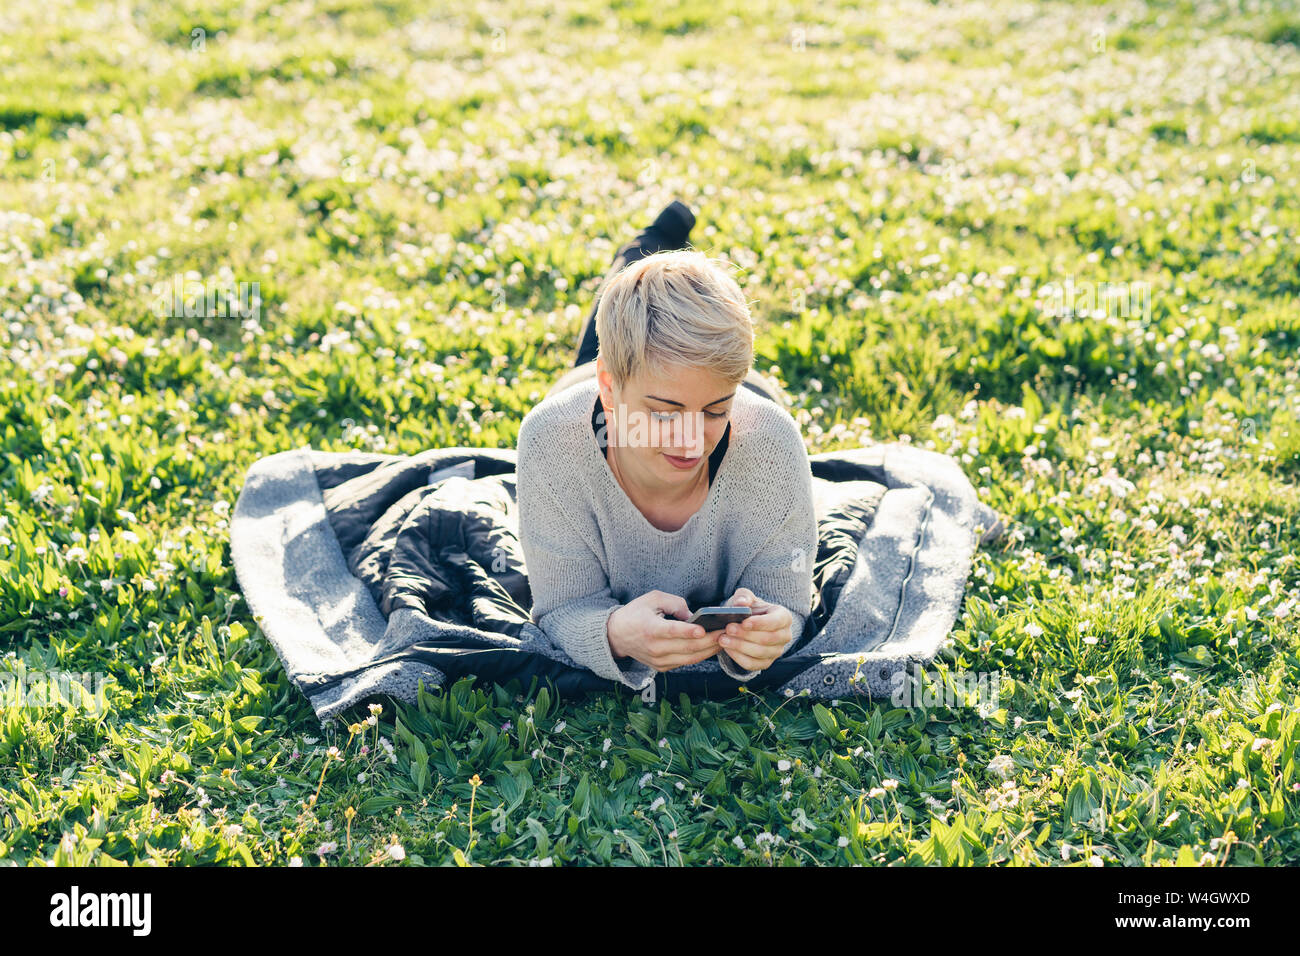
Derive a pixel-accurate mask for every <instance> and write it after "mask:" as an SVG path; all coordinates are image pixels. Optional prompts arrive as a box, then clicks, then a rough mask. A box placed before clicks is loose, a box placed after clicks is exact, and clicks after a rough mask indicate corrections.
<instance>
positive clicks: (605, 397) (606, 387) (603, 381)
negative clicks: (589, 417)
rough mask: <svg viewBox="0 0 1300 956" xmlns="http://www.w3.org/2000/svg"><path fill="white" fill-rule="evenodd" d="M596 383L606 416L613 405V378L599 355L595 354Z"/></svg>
mask: <svg viewBox="0 0 1300 956" xmlns="http://www.w3.org/2000/svg"><path fill="white" fill-rule="evenodd" d="M596 385H597V387H598V388H599V389H600V404H601V405H603V406H605V415H606V417H608V416H609V410H610V409H611V408H613V407H614V380H613V378H612V377H611V376H610V374H609V369H607V368H605V362H604V360H603V359H602V358H601V357H600V356H599V355H597V356H596Z"/></svg>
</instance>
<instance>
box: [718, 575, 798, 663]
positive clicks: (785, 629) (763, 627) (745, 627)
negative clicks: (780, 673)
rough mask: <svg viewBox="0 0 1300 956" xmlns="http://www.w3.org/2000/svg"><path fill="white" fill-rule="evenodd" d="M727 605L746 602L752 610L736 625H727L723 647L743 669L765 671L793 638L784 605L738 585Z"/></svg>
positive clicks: (722, 640) (792, 619)
mask: <svg viewBox="0 0 1300 956" xmlns="http://www.w3.org/2000/svg"><path fill="white" fill-rule="evenodd" d="M727 604H728V605H740V604H743V605H748V606H749V607H752V608H753V613H752V614H750V616H749V617H747V618H746V619H745V620H743V621H741V622H740V623H739V624H728V625H727V627H726V633H725V634H723V635H722V638H721V641H720V643H721V644H722V649H723V650H725V651H726V652H727V655H728V656H729V657H730V658H731V659H732V660H734V661H735V662H736V663H737V664H739V665H740V666H741V667H743V668H744V669H745V670H748V671H762V670H767V668H768V667H769V666H771V664H772V662H773V661H774V660H776V659H777V658H778V657H780V656H781V652H782V651H784V650H785V648H786V645H787V644H789V643H790V641H791V640H793V635H792V634H791V631H790V626H791V624H793V623H794V618H793V617H792V616H791V615H790V612H789V611H788V610H787V609H786V608H783V607H782V606H781V605H779V604H771V603H769V602H767V601H764V600H763V599H762V598H760V597H759V596H758V595H757V594H755V593H754V592H753V591H751V590H749V588H737V589H736V593H735V594H733V595H732V596H731V598H730V600H728V601H727Z"/></svg>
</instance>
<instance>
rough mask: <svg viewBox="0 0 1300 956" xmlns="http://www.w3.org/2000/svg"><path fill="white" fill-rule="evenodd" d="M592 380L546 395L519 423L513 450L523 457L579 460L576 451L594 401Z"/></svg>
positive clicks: (589, 423)
mask: <svg viewBox="0 0 1300 956" xmlns="http://www.w3.org/2000/svg"><path fill="white" fill-rule="evenodd" d="M596 391H597V389H596V384H595V381H594V380H593V381H591V382H581V383H579V384H577V385H573V386H570V387H569V388H566V389H564V391H561V392H556V393H554V394H552V395H548V396H546V397H545V398H543V399H542V400H541V401H540V402H538V403H537V404H536V405H534V406H533V407H532V408H531V409H529V410H528V412H527V413H526V414H525V415H524V417H523V420H522V421H520V423H519V434H518V437H517V438H516V440H515V450H516V452H517V454H518V456H519V458H520V460H521V461H522V459H523V458H524V457H525V456H529V457H534V456H541V457H545V458H556V459H559V460H566V461H568V462H569V463H570V467H572V463H573V462H575V461H578V460H581V459H580V458H578V456H577V452H578V451H580V449H581V447H582V442H583V441H584V440H586V432H584V428H585V429H586V430H587V431H590V429H591V411H592V408H593V406H594V404H595V401H596Z"/></svg>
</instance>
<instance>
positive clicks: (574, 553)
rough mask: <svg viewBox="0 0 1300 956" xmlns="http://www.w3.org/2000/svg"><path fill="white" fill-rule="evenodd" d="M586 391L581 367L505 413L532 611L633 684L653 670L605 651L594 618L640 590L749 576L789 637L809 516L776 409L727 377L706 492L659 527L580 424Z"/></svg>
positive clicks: (802, 598)
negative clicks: (729, 388)
mask: <svg viewBox="0 0 1300 956" xmlns="http://www.w3.org/2000/svg"><path fill="white" fill-rule="evenodd" d="M597 395H598V388H597V383H596V381H595V380H594V379H593V380H590V381H587V382H582V383H579V384H577V385H573V386H571V387H569V388H567V389H565V390H563V391H561V392H558V393H556V394H553V395H549V396H547V397H546V398H545V399H543V400H542V401H541V402H540V403H538V404H537V405H536V406H535V407H534V408H533V409H532V410H531V411H529V412H528V414H527V415H525V416H524V419H523V421H522V422H521V423H520V426H519V440H518V448H517V453H518V454H517V466H516V481H517V485H516V494H517V500H518V503H519V543H520V547H521V548H522V549H523V552H524V562H525V566H526V567H527V569H528V581H529V585H530V587H531V590H532V596H533V608H532V618H533V621H534V623H535V624H536V625H537V626H538V627H539V628H541V629H542V630H543V631H545V632H546V634H547V635H548V636H549V637H550V638H551V640H553V641H554V642H555V643H556V644H557V645H559V646H560V647H561V648H563V649H564V652H565V653H566V654H568V655H569V657H570V658H572V659H573V661H574V662H575V663H577V664H579V665H581V666H583V667H586V668H588V669H589V670H591V671H593V672H595V673H596V674H598V675H600V676H601V677H605V678H608V679H610V680H615V681H619V682H620V683H623V684H625V685H627V686H628V687H631V688H633V689H636V690H641V689H643V688H645V687H646V686H647V685H649V684H650V683H651V682H653V680H654V675H655V671H654V669H653V668H651V667H650V666H649V665H647V664H643V663H641V662H640V661H638V660H635V659H634V658H631V657H627V658H619V659H618V660H615V658H614V655H613V650H612V649H611V648H610V645H609V634H608V631H607V626H608V621H609V617H610V615H611V614H613V612H614V611H615V610H617V609H618V608H619V607H621V606H622V605H624V604H627V603H629V602H631V601H632V600H634V599H635V598H638V597H640V596H641V595H643V594H645V593H647V592H649V591H654V590H660V591H666V592H668V593H669V594H676V595H679V596H680V597H682V598H684V599H685V600H686V602H687V605H688V606H689V607H690V608H691V610H695V609H696V608H699V607H704V606H707V605H713V604H723V603H725V602H726V599H727V598H729V597H731V595H732V594H733V593H734V592H735V590H736V589H737V588H741V587H744V588H749V589H750V590H751V591H753V592H754V593H755V594H756V595H758V597H759V598H760V599H762V600H764V601H769V602H772V603H774V604H779V605H781V606H782V607H785V608H787V609H788V610H789V611H790V614H791V616H792V618H793V621H792V623H791V631H790V633H791V636H792V642H793V640H794V639H797V638H798V637H799V636H800V634H801V633H802V631H803V625H804V621H805V620H806V619H807V616H808V615H809V614H810V613H811V612H812V599H813V591H812V573H813V564H814V563H815V561H816V558H817V518H816V514H815V511H814V504H813V488H812V470H811V468H810V466H809V462H808V454H807V449H806V448H805V447H804V443H803V438H802V437H801V435H800V432H799V426H798V424H797V423H796V422H795V420H794V419H793V418H792V417H791V416H790V413H789V412H787V411H786V410H785V409H784V408H782V407H780V406H779V405H777V404H775V403H774V402H771V401H768V400H767V399H765V398H762V397H761V396H759V395H756V394H755V393H754V392H752V391H751V390H750V389H748V388H746V387H744V386H741V387H738V388H737V389H736V397H735V399H734V401H733V402H732V414H731V422H730V424H729V426H728V429H729V430H728V432H727V433H726V434H727V447H726V450H725V454H724V456H723V458H722V461H721V464H720V465H719V467H718V470H717V474H716V475H715V476H714V478H713V480H712V482H711V483H710V486H709V494H708V499H707V500H706V501H705V503H704V504H703V506H702V507H701V508H700V510H699V511H697V512H696V513H695V514H694V515H692V516H691V518H690V520H689V521H687V522H686V524H685V525H683V526H682V527H681V528H679V529H678V530H677V531H661V530H659V529H658V528H656V527H654V525H652V524H650V522H649V521H648V520H647V519H646V517H645V515H643V514H642V513H641V511H640V510H639V509H638V508H637V507H636V505H634V504H633V503H632V501H631V499H630V498H628V496H627V493H626V492H624V491H623V487H622V486H621V485H620V484H619V483H618V481H617V479H615V477H614V475H613V473H612V472H611V471H610V469H609V464H608V463H607V461H606V459H605V456H604V454H603V452H602V450H601V447H600V445H599V444H598V442H597V438H596V435H595V434H594V433H593V430H592V412H593V409H594V407H595V403H596V401H597ZM786 647H787V648H788V647H789V644H787V645H786ZM718 663H719V665H720V666H721V667H722V669H723V670H724V671H725V672H726V673H727V674H729V675H730V676H732V677H734V678H736V679H737V680H748V679H750V678H753V677H755V676H756V675H757V674H758V673H759V672H758V671H744V670H741V669H740V668H739V667H738V666H737V665H736V663H735V661H733V660H732V659H731V658H730V657H729V656H728V655H727V653H726V651H719V653H718Z"/></svg>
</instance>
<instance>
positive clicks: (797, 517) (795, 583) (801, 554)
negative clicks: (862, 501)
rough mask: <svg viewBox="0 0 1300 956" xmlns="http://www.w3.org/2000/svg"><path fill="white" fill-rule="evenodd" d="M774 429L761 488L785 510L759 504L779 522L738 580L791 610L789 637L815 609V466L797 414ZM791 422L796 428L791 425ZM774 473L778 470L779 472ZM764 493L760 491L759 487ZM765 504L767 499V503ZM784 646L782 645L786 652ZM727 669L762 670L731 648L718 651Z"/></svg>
mask: <svg viewBox="0 0 1300 956" xmlns="http://www.w3.org/2000/svg"><path fill="white" fill-rule="evenodd" d="M786 418H787V419H788V422H787V424H786V425H785V426H783V427H781V428H776V429H773V430H772V432H771V433H770V434H771V435H772V444H771V446H770V447H771V450H772V453H773V456H774V457H773V458H772V460H771V463H772V466H773V467H771V468H770V469H769V470H766V471H765V475H767V476H769V477H767V478H766V479H765V481H764V482H763V489H762V491H769V490H770V491H771V492H773V493H774V494H775V496H776V498H777V500H781V501H784V502H785V507H784V510H783V511H777V509H775V508H771V509H761V510H760V509H756V513H761V514H769V515H770V514H778V513H779V514H781V518H780V520H779V521H778V522H777V524H776V526H775V528H774V529H773V530H772V532H771V533H770V534H769V535H768V536H767V537H766V540H765V541H764V542H763V544H762V546H761V547H760V548H759V549H758V551H757V553H755V555H754V557H753V558H752V559H751V560H750V562H749V563H748V564H747V565H745V568H744V570H743V571H742V572H741V574H740V578H739V580H738V581H737V583H736V587H737V588H748V589H749V590H751V591H753V592H754V593H755V594H757V595H758V596H759V598H761V599H762V600H764V601H768V602H771V603H772V604H779V605H781V606H782V607H784V608H786V609H787V610H788V611H789V612H790V618H791V621H790V641H789V642H788V643H787V644H786V648H788V647H789V646H790V644H792V643H794V642H795V641H797V640H798V639H799V637H800V636H801V635H802V634H803V627H804V622H805V621H807V619H808V615H809V614H811V613H812V603H813V565H814V564H815V563H816V560H817V513H816V508H815V505H814V502H813V486H812V467H811V465H810V464H809V462H808V452H807V449H806V448H805V447H804V444H803V439H802V437H800V434H799V430H798V426H797V425H795V424H794V422H793V419H789V416H788V415H787V416H786ZM791 425H793V430H791V428H790V427H789V426H791ZM775 476H780V477H779V478H777V477H775ZM760 493H761V492H760ZM765 504H766V503H765ZM784 652H785V648H783V649H782V653H784ZM718 663H719V665H720V666H721V667H722V669H723V671H724V672H726V673H727V674H728V675H730V676H731V677H733V678H735V679H736V680H750V679H752V678H754V677H756V676H757V675H758V674H759V671H746V670H742V669H741V668H740V667H739V665H737V664H736V662H735V661H734V660H732V659H731V657H730V656H729V655H728V654H727V652H726V651H725V650H724V651H720V652H719V653H718Z"/></svg>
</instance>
